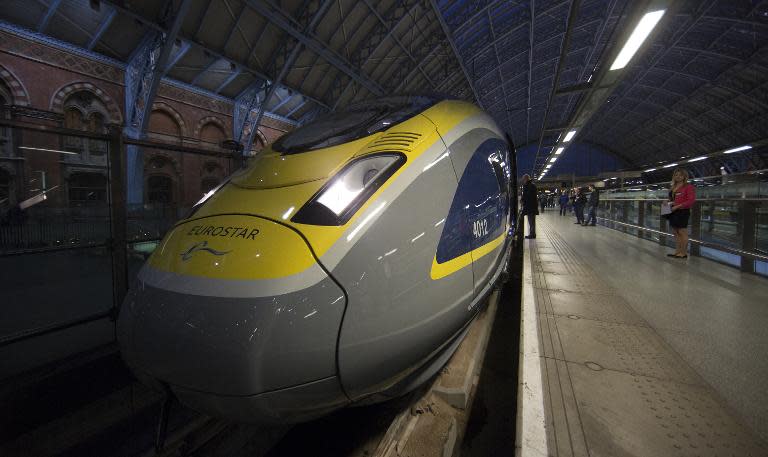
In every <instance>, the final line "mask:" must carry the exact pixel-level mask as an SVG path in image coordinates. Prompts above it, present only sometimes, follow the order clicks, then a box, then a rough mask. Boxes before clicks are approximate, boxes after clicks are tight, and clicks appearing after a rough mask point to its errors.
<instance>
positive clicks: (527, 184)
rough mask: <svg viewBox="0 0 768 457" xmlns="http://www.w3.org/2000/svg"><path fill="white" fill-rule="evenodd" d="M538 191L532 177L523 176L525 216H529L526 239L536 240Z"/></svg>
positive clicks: (523, 212)
mask: <svg viewBox="0 0 768 457" xmlns="http://www.w3.org/2000/svg"><path fill="white" fill-rule="evenodd" d="M537 193H538V189H536V185H535V184H534V183H533V181H531V177H530V175H523V198H522V203H523V210H522V214H523V216H528V236H526V238H529V239H531V238H536V215H537V214H539V205H538V198H537V196H536V194H537Z"/></svg>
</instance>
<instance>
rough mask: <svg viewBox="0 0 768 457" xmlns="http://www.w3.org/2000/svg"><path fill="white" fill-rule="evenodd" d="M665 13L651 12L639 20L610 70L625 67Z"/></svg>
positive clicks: (661, 11)
mask: <svg viewBox="0 0 768 457" xmlns="http://www.w3.org/2000/svg"><path fill="white" fill-rule="evenodd" d="M665 12H666V10H658V11H651V12H650V13H646V14H645V16H643V18H642V19H640V22H639V23H638V24H637V27H635V30H634V31H632V35H630V36H629V39H627V42H626V43H625V44H624V47H623V48H622V49H621V52H619V55H618V56H616V60H614V61H613V65H611V70H620V69H622V68H624V67H626V66H627V64H628V63H629V61H630V60H632V57H633V56H634V55H635V53H636V52H637V50H638V49H640V46H641V45H642V44H643V42H645V39H646V38H648V35H650V34H651V32H652V31H653V29H654V27H656V24H658V22H659V21H660V20H661V17H662V16H664V13H665Z"/></svg>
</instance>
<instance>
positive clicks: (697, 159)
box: [688, 156, 707, 163]
mask: <svg viewBox="0 0 768 457" xmlns="http://www.w3.org/2000/svg"><path fill="white" fill-rule="evenodd" d="M706 159H707V156H701V157H694V158H693V159H690V160H688V163H691V162H698V161H699V160H706Z"/></svg>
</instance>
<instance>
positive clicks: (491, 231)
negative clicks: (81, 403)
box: [117, 96, 513, 424]
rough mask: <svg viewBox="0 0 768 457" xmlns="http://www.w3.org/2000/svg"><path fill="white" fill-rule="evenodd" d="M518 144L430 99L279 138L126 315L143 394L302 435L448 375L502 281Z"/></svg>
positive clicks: (122, 327)
mask: <svg viewBox="0 0 768 457" xmlns="http://www.w3.org/2000/svg"><path fill="white" fill-rule="evenodd" d="M510 149H511V145H510V144H509V142H508V141H507V140H506V139H505V136H504V133H503V131H502V130H501V129H500V128H499V127H498V126H497V125H496V123H495V122H494V120H493V119H492V118H491V116H490V115H488V114H487V113H485V112H484V111H483V110H481V109H480V108H478V107H477V106H475V105H473V104H471V103H468V102H463V101H458V100H451V99H440V98H436V97H426V96H407V97H389V98H382V99H377V100H372V101H367V102H363V103H360V104H357V105H354V106H352V107H350V108H349V109H347V110H345V111H343V112H336V113H331V114H328V115H326V116H323V117H320V118H317V119H316V120H314V121H312V122H309V123H307V124H305V125H303V126H300V127H298V128H296V129H295V130H293V131H291V132H288V133H287V134H285V135H284V136H282V137H281V138H279V139H278V140H277V141H276V142H275V143H273V145H272V146H270V147H268V148H267V149H265V150H264V151H263V152H262V153H261V154H259V156H258V157H257V158H255V159H253V161H252V163H250V164H249V165H247V166H246V167H244V168H242V169H241V170H239V171H237V172H235V173H234V174H233V175H232V176H231V177H229V178H228V179H227V180H225V181H224V182H223V183H222V184H220V185H219V186H218V187H216V188H215V189H213V190H211V192H209V193H208V194H206V195H205V196H204V197H203V198H202V199H201V201H200V202H198V203H197V204H196V205H195V206H194V207H193V208H192V210H191V212H190V215H189V216H188V217H187V218H185V219H182V220H181V221H179V222H178V223H176V224H175V226H174V227H173V228H172V229H171V230H170V231H169V232H168V233H167V234H166V236H165V237H164V238H163V240H162V241H161V242H160V244H159V245H158V247H157V249H156V250H155V251H154V252H153V253H152V255H151V256H150V257H149V258H148V259H147V261H146V263H145V264H144V266H143V267H142V268H141V270H140V272H139V274H138V276H137V280H136V285H135V286H134V287H132V288H131V289H130V290H129V292H128V294H127V296H126V299H125V301H124V303H123V306H122V307H121V309H120V313H119V317H118V322H117V335H118V342H119V345H120V348H121V352H122V355H123V358H124V360H125V361H126V363H127V365H128V366H129V367H130V369H131V370H132V371H133V372H134V373H135V375H136V376H137V377H138V378H139V379H140V380H141V381H142V382H144V383H146V384H147V385H150V386H153V387H155V388H157V389H160V390H163V391H166V392H169V393H171V394H172V395H174V396H175V397H176V398H178V399H179V400H180V401H181V402H182V403H183V404H185V405H187V406H189V407H191V408H193V409H196V410H199V411H201V412H204V413H206V414H209V415H212V416H215V417H221V418H225V419H227V420H232V421H238V422H252V423H254V422H255V423H271V424H275V423H296V422H302V421H307V420H311V419H314V418H317V417H320V416H323V415H326V414H328V413H330V412H332V411H334V410H337V409H340V408H343V407H346V406H349V405H362V404H370V403H375V402H380V401H385V400H387V399H390V398H394V397H397V396H401V395H403V394H405V393H407V392H410V391H411V390H413V389H415V388H416V387H418V386H420V385H422V384H423V383H425V382H426V381H427V380H429V379H430V378H432V377H433V375H434V374H435V373H437V372H438V371H439V370H440V369H441V367H442V366H443V365H444V364H445V363H446V362H447V361H448V359H449V358H450V356H451V355H452V354H453V352H454V351H455V349H456V348H457V347H458V344H459V343H460V342H461V340H462V338H463V336H464V335H465V334H466V331H467V329H468V327H469V324H470V322H471V321H472V319H473V318H474V317H475V316H476V315H477V313H478V312H479V311H480V309H481V308H482V307H483V306H484V303H485V298H486V297H487V296H488V295H489V293H490V292H491V291H492V289H493V288H494V287H495V285H496V284H497V283H498V281H499V278H500V277H502V276H503V273H504V272H505V269H506V265H507V264H508V256H509V252H510V249H509V246H510V240H511V225H512V222H511V221H510V205H511V204H512V198H511V195H512V192H513V188H512V184H511V183H512V179H513V178H512V173H511V171H510V170H511V164H510Z"/></svg>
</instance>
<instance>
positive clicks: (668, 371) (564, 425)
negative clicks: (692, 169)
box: [529, 224, 768, 457]
mask: <svg viewBox="0 0 768 457" xmlns="http://www.w3.org/2000/svg"><path fill="white" fill-rule="evenodd" d="M539 233H540V237H539V238H543V239H542V240H541V241H540V240H536V242H534V243H532V245H531V247H532V249H530V250H529V252H530V254H531V257H530V262H531V269H532V270H531V271H532V277H533V286H534V293H535V298H536V307H537V316H538V320H539V340H540V341H539V343H540V348H541V353H542V355H543V363H542V379H543V382H544V385H545V392H544V399H545V408H546V411H547V424H546V430H547V437H548V445H549V452H550V455H554V456H611V457H614V456H616V457H618V456H664V457H666V456H686V457H687V456H739V457H741V456H755V457H757V456H763V457H765V456H768V448H767V447H766V446H765V443H763V442H762V441H761V440H760V439H759V438H757V437H756V436H755V435H754V434H753V433H752V432H751V431H750V430H749V429H748V428H746V427H744V426H743V425H742V424H740V423H739V422H738V421H737V420H736V419H735V418H734V415H733V414H732V413H731V412H730V410H729V409H728V408H727V407H725V406H723V404H722V403H721V402H720V400H719V397H718V396H717V394H716V393H715V392H714V391H713V390H712V389H711V388H710V387H709V386H708V385H706V384H705V383H704V382H703V381H702V380H701V378H700V377H699V376H698V375H697V374H696V373H695V372H694V371H693V370H692V369H691V368H690V367H689V366H688V365H687V364H686V363H685V362H684V361H683V360H682V359H680V357H679V356H678V355H677V354H676V353H675V352H674V351H673V350H671V349H670V348H669V346H668V345H667V344H666V343H665V342H664V341H663V340H662V339H661V338H660V337H659V335H658V334H657V333H656V332H655V331H654V330H653V329H651V328H649V327H648V325H647V323H645V321H644V320H643V319H642V318H640V316H638V315H637V313H635V312H634V310H632V309H631V307H629V306H628V305H627V302H626V300H624V299H623V298H622V297H621V296H619V295H618V294H617V293H616V292H615V291H613V290H611V288H610V287H609V286H608V285H607V284H606V283H605V282H604V281H602V280H601V279H600V278H599V277H598V276H597V275H596V274H595V273H594V271H593V270H592V269H591V268H590V267H589V265H587V264H586V263H585V262H584V261H583V260H582V259H581V258H580V257H579V255H578V254H577V253H576V252H575V251H574V250H573V249H572V248H571V247H570V246H569V245H568V243H567V242H566V241H565V240H564V239H563V237H561V236H560V235H559V234H557V233H556V232H555V231H554V230H552V228H551V227H548V226H547V224H541V225H540V228H539ZM541 235H543V236H541ZM539 244H543V245H544V246H545V247H544V248H543V251H544V252H543V253H539V252H537V251H538V245H539Z"/></svg>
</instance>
